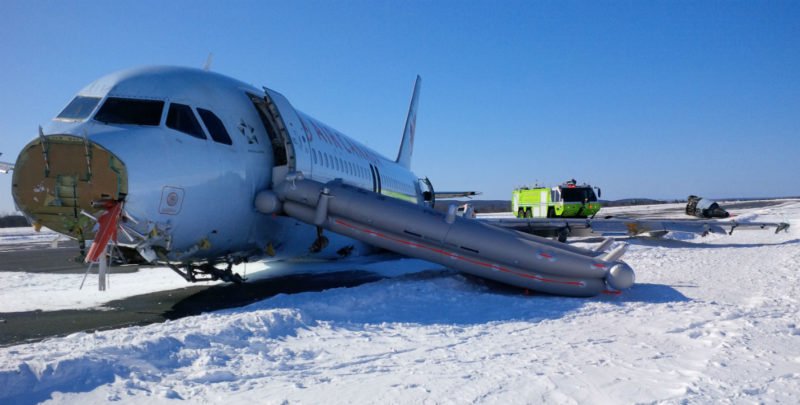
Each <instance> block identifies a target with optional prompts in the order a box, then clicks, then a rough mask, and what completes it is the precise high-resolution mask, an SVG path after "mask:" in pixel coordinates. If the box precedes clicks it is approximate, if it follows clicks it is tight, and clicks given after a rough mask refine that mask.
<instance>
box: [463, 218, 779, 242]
mask: <svg viewBox="0 0 800 405" xmlns="http://www.w3.org/2000/svg"><path fill="white" fill-rule="evenodd" d="M478 220H480V221H484V222H487V223H490V224H492V225H495V226H500V227H503V228H510V229H514V230H517V231H521V232H526V233H533V234H537V235H540V236H559V238H566V237H567V236H600V235H603V236H614V235H617V236H620V235H628V236H636V235H648V234H649V235H653V236H663V235H665V234H666V233H668V232H689V233H697V234H701V235H706V234H709V233H728V234H732V233H733V231H734V230H735V229H772V228H775V233H778V232H780V231H785V230H788V229H789V224H788V223H785V222H737V221H710V220H709V221H698V220H691V219H686V220H684V219H632V218H610V219H606V218H602V219H600V218H598V219H590V218H586V219H579V218H569V219H557V218H478Z"/></svg>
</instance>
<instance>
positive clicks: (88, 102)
mask: <svg viewBox="0 0 800 405" xmlns="http://www.w3.org/2000/svg"><path fill="white" fill-rule="evenodd" d="M99 102H100V97H84V96H77V97H75V98H74V99H72V101H70V103H69V105H67V106H66V107H65V108H64V111H61V114H58V116H57V117H56V118H58V119H62V120H83V119H85V118H86V117H88V116H89V114H91V113H92V111H94V108H95V107H96V106H97V103H99Z"/></svg>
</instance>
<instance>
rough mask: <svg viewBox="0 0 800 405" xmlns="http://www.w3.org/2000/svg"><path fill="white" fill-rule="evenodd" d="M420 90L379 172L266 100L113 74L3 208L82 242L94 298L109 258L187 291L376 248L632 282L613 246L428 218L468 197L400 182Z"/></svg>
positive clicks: (560, 286)
mask: <svg viewBox="0 0 800 405" xmlns="http://www.w3.org/2000/svg"><path fill="white" fill-rule="evenodd" d="M420 84H421V79H420V78H419V76H418V77H417V79H416V82H415V85H414V90H413V94H412V98H411V103H410V106H409V110H408V115H407V119H406V124H405V127H404V131H403V136H402V139H401V143H400V148H399V151H398V154H397V156H396V158H394V159H390V158H386V157H384V156H381V155H380V154H379V153H377V152H375V151H373V150H372V149H370V148H368V147H366V146H365V145H363V144H362V143H360V142H358V141H356V140H354V139H353V138H350V137H348V136H346V135H344V134H343V133H342V132H340V131H338V130H336V129H334V128H332V127H330V126H328V125H326V124H324V123H322V122H321V121H319V120H317V119H315V118H313V117H311V116H310V115H308V114H306V113H304V112H302V111H301V110H299V109H296V108H295V107H294V106H293V105H292V104H291V103H290V102H289V101H288V99H287V98H286V97H284V96H283V95H282V94H280V93H278V92H276V91H274V90H271V89H269V88H267V87H263V88H261V89H259V88H256V87H254V86H251V85H248V84H245V83H243V82H241V81H238V80H236V79H233V78H230V77H227V76H224V75H222V74H219V73H216V72H211V71H208V70H201V69H193V68H186V67H171V66H153V67H142V68H134V69H128V70H123V71H119V72H115V73H111V74H109V75H107V76H104V77H101V78H99V79H97V80H96V81H94V82H92V83H90V84H89V85H87V86H86V87H84V88H83V89H82V90H80V91H79V92H78V93H77V95H76V96H75V97H74V98H73V99H72V100H71V101H70V102H69V103H68V104H67V105H66V107H64V109H63V110H62V111H61V112H60V113H59V114H58V115H57V116H56V117H55V118H54V119H53V120H52V122H50V123H49V125H48V126H47V127H46V128H41V127H40V128H39V134H38V137H37V138H35V139H34V140H32V141H31V142H30V143H29V144H28V145H27V146H25V147H24V148H23V150H22V151H21V152H20V154H19V157H18V158H17V161H16V164H15V165H14V166H13V168H14V171H13V181H12V183H13V184H12V195H13V197H14V200H15V203H16V204H17V207H18V208H19V209H20V211H22V212H23V213H24V214H25V215H26V216H27V217H29V219H31V221H32V223H33V224H34V226H35V227H37V229H38V227H41V226H46V227H48V228H50V229H52V230H54V231H56V232H59V233H61V234H64V235H67V236H69V237H71V238H75V239H77V240H78V241H79V244H80V246H81V250H82V252H83V251H84V249H85V242H86V241H87V240H92V241H93V242H92V244H91V246H90V248H89V251H88V253H86V255H85V257H86V259H85V261H86V262H87V263H90V267H91V265H92V264H95V263H96V264H98V265H99V266H100V271H99V274H100V275H101V289H103V283H102V280H103V274H104V272H105V271H107V266H108V265H109V261H110V258H111V257H112V256H114V255H120V251H122V252H123V253H122V254H123V255H128V254H131V253H133V254H135V255H138V256H140V257H141V259H142V260H143V261H145V262H148V263H153V264H163V265H166V266H168V267H169V268H171V269H172V270H174V271H175V272H176V273H178V274H179V275H181V276H182V277H183V278H185V279H186V280H187V281H198V280H207V279H223V280H225V281H234V282H241V281H243V278H242V277H241V276H240V275H239V274H236V273H234V272H233V271H232V266H233V265H236V264H239V263H242V262H247V261H253V260H261V259H265V258H266V259H273V260H280V259H292V258H303V257H308V258H319V259H335V258H343V257H348V256H353V255H364V254H369V253H372V252H375V251H377V250H379V249H386V250H390V251H394V252H397V253H400V254H403V255H407V256H411V257H417V258H421V259H424V260H428V261H432V262H436V263H439V264H442V265H444V266H446V267H450V268H454V269H457V270H460V271H463V272H466V273H469V274H473V275H476V276H479V277H484V278H489V279H492V280H496V281H499V282H503V283H507V284H511V285H515V286H519V287H522V288H525V289H531V290H534V291H541V292H545V293H550V294H559V295H569V296H593V295H597V294H600V293H611V294H616V293H619V292H621V291H622V290H625V289H627V288H630V287H631V286H632V285H633V284H634V281H635V275H634V273H633V270H632V269H631V268H630V266H629V265H628V264H627V263H625V262H624V261H622V260H621V258H622V256H623V254H624V253H625V249H626V248H627V245H625V244H620V245H619V246H616V247H613V249H612V244H613V241H612V240H611V239H606V240H605V241H603V243H601V244H600V246H598V247H597V248H595V249H583V248H579V247H575V246H571V245H568V244H562V243H559V242H556V241H553V240H550V239H546V238H541V237H537V236H535V235H529V234H525V233H520V232H516V231H513V230H508V229H503V228H502V227H497V226H493V225H489V224H486V223H483V222H480V221H477V220H474V219H470V218H464V217H460V216H458V215H456V207H455V206H454V205H453V206H451V207H449V209H448V211H447V212H438V211H435V210H434V209H432V207H433V205H434V204H435V201H436V198H437V197H440V198H441V197H442V196H445V195H446V196H448V197H453V196H469V195H474V193H473V192H445V193H437V192H435V191H434V189H433V186H432V183H431V181H430V180H428V179H427V178H420V177H418V176H417V175H416V174H414V172H413V171H412V170H411V158H412V155H413V147H414V137H415V132H416V117H417V105H418V101H419V93H420ZM326 231H327V232H326ZM87 272H88V269H87Z"/></svg>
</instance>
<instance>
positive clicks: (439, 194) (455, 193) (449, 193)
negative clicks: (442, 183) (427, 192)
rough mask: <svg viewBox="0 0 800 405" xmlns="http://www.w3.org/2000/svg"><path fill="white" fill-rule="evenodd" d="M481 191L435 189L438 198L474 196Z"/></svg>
mask: <svg viewBox="0 0 800 405" xmlns="http://www.w3.org/2000/svg"><path fill="white" fill-rule="evenodd" d="M480 193H481V192H480V191H434V192H433V194H434V195H436V199H437V200H438V199H441V198H459V197H472V196H476V195H479V194H480Z"/></svg>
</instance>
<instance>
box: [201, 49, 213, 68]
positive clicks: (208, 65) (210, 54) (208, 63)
mask: <svg viewBox="0 0 800 405" xmlns="http://www.w3.org/2000/svg"><path fill="white" fill-rule="evenodd" d="M213 61H214V53H213V52H209V53H208V57H207V58H206V63H205V64H204V65H203V70H205V71H206V72H208V71H209V70H211V62H213Z"/></svg>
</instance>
